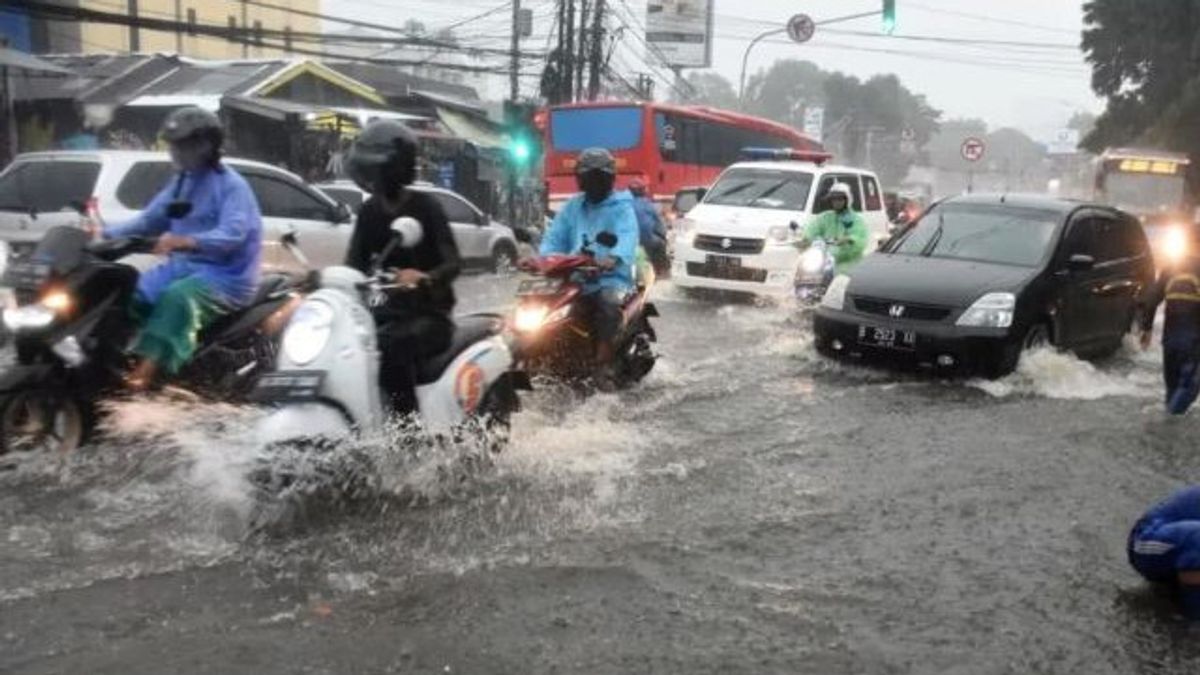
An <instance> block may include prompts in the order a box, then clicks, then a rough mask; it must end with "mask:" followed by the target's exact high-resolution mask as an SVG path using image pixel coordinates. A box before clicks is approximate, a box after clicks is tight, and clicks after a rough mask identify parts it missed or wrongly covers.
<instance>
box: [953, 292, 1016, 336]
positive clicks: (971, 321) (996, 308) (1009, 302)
mask: <svg viewBox="0 0 1200 675" xmlns="http://www.w3.org/2000/svg"><path fill="white" fill-rule="evenodd" d="M1016 309H1017V296H1016V295H1013V294H1012V293H988V294H987V295H984V296H983V297H982V298H979V299H978V300H976V301H975V304H973V305H971V306H970V307H968V308H967V311H965V312H963V314H962V316H960V317H958V321H957V322H956V323H957V325H959V326H967V327H971V328H1008V327H1009V326H1011V325H1012V322H1013V314H1014V313H1015V312H1016Z"/></svg>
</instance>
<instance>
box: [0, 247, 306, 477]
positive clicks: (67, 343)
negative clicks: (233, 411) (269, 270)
mask: <svg viewBox="0 0 1200 675" xmlns="http://www.w3.org/2000/svg"><path fill="white" fill-rule="evenodd" d="M90 239H91V238H90V236H89V235H88V234H87V233H86V232H85V231H84V230H82V229H79V228H77V227H71V226H59V227H55V228H52V229H51V230H49V231H47V232H46V235H45V236H44V237H43V238H42V240H41V242H40V243H39V244H38V246H37V248H36V249H34V252H33V254H32V255H31V256H29V257H28V258H26V259H23V260H21V261H19V262H15V263H13V264H12V265H10V266H9V267H8V269H7V270H6V272H5V285H6V286H8V287H11V288H12V289H13V291H14V293H15V295H16V299H17V306H15V307H10V308H8V309H6V310H5V311H4V313H3V322H4V325H5V328H6V329H7V331H8V332H9V334H10V335H11V336H12V340H13V343H14V346H15V351H16V357H17V358H16V364H15V365H14V366H12V367H11V368H9V369H8V370H7V371H6V372H4V373H3V375H0V455H3V454H6V453H10V452H16V451H30V450H37V449H46V450H55V451H58V452H60V453H66V452H70V451H73V450H75V449H77V448H78V447H80V446H81V445H83V444H84V443H85V442H86V441H87V440H88V438H89V436H90V434H91V433H92V431H93V429H94V426H95V423H96V421H97V416H98V408H97V405H96V403H97V401H99V400H103V399H104V398H105V397H108V396H111V395H113V394H116V393H118V392H120V391H122V390H123V389H124V386H125V385H124V377H125V375H126V374H128V373H129V371H130V369H131V367H132V365H133V357H132V355H131V354H130V353H129V350H128V346H129V345H130V344H131V343H132V342H133V340H134V339H135V338H136V332H137V329H136V327H135V326H134V325H133V322H132V321H130V317H129V306H130V303H131V301H132V299H133V294H134V291H135V289H136V286H137V281H138V276H139V272H138V269H137V268H136V267H134V266H133V265H132V264H129V263H128V262H123V261H122V259H123V258H126V257H127V256H130V255H135V254H139V253H149V252H150V251H151V250H152V249H153V248H154V243H155V240H154V239H151V238H141V237H129V238H124V239H114V240H109V241H101V242H95V243H93V242H91V241H90ZM282 243H283V246H284V247H285V248H286V249H287V250H289V251H292V252H293V254H294V255H297V256H298V257H302V256H303V254H302V253H300V252H299V250H298V249H297V248H295V237H294V235H285V236H284V241H283V242H282ZM299 290H300V289H299V287H298V286H296V285H292V284H291V283H289V280H288V278H287V277H283V276H268V277H266V278H264V279H263V281H262V283H261V284H260V286H259V288H258V291H257V292H256V294H255V296H254V299H253V300H252V301H251V302H250V303H248V304H247V305H246V306H245V307H244V308H242V309H239V310H236V311H233V312H230V313H229V314H226V315H225V316H223V317H221V318H220V319H218V320H217V321H216V322H215V323H213V324H212V325H211V326H209V327H208V328H206V329H205V330H204V331H202V332H201V333H200V336H199V345H200V346H199V348H198V349H197V351H196V354H195V356H194V357H193V358H192V360H191V361H190V362H189V363H188V364H187V366H185V367H184V369H183V371H181V372H180V373H178V374H177V375H176V376H174V377H173V378H172V379H171V380H170V383H171V384H173V385H178V386H179V387H181V388H184V389H186V390H188V391H191V392H193V393H195V394H199V395H201V396H204V397H208V398H214V399H220V400H233V401H238V400H244V399H245V397H246V396H247V395H248V394H249V393H250V392H251V391H252V389H253V383H254V381H255V380H256V379H257V377H258V375H259V373H261V372H262V371H264V370H265V369H266V368H267V367H269V365H270V364H271V362H272V361H273V360H274V357H275V352H276V340H275V335H274V334H275V333H276V332H278V331H277V329H274V328H273V326H275V325H280V324H282V321H281V318H280V317H281V316H283V315H284V314H285V313H286V312H287V311H289V310H290V309H291V308H292V307H294V305H295V303H296V301H297V298H298V292H299Z"/></svg>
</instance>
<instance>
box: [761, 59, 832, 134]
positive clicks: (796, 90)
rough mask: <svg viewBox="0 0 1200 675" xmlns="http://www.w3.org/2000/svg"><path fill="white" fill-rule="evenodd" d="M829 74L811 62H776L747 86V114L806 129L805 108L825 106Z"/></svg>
mask: <svg viewBox="0 0 1200 675" xmlns="http://www.w3.org/2000/svg"><path fill="white" fill-rule="evenodd" d="M826 77H827V74H826V73H825V72H824V71H822V70H821V69H820V68H818V67H817V66H816V64H813V63H809V62H808V61H799V60H796V59H785V60H782V61H776V62H775V63H773V64H771V67H770V68H768V69H767V71H766V72H761V71H760V72H758V73H756V74H754V75H753V76H751V77H750V80H749V82H748V83H747V84H746V106H745V108H746V111H747V112H749V113H751V114H754V115H761V116H762V117H766V118H769V119H773V120H775V121H777V122H783V123H784V124H790V125H792V126H795V127H799V126H802V124H803V120H804V110H805V108H808V107H811V106H823V105H825V91H824V85H825V78H826Z"/></svg>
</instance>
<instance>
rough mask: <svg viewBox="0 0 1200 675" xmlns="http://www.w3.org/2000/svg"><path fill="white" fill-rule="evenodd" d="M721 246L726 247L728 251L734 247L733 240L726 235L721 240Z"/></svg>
mask: <svg viewBox="0 0 1200 675" xmlns="http://www.w3.org/2000/svg"><path fill="white" fill-rule="evenodd" d="M721 248H723V249H725V250H726V251H728V250H729V249H731V248H733V240H732V239H730V238H729V237H725V238H724V239H722V240H721Z"/></svg>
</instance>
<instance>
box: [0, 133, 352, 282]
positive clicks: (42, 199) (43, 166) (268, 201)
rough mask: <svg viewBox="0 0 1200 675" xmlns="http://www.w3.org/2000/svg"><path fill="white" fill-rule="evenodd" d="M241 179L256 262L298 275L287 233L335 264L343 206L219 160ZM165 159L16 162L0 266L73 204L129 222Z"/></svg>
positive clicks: (111, 156) (264, 169) (320, 262)
mask: <svg viewBox="0 0 1200 675" xmlns="http://www.w3.org/2000/svg"><path fill="white" fill-rule="evenodd" d="M224 162H225V164H226V165H228V166H230V167H233V168H234V169H235V170H237V172H238V173H240V174H241V175H242V176H244V177H245V178H246V181H247V182H248V183H249V184H250V188H251V189H252V190H253V191H254V194H255V196H256V197H257V198H258V204H259V208H260V209H261V210H262V215H263V263H264V268H266V270H268V271H280V272H291V273H298V272H302V271H303V270H301V269H300V266H299V264H298V263H297V262H296V261H295V260H294V259H293V258H292V257H291V255H290V254H288V253H287V252H286V251H284V250H283V248H282V247H281V246H280V245H279V239H280V237H281V236H282V235H283V233H285V232H287V231H289V230H294V231H295V232H296V233H297V236H298V240H299V244H300V248H301V250H303V251H304V253H305V255H307V256H308V258H309V260H310V262H311V263H312V264H313V265H314V266H316V267H317V268H318V269H319V268H322V267H326V266H328V265H335V264H339V263H341V262H342V261H343V260H344V259H345V257H346V248H347V246H348V245H349V243H350V234H351V232H352V229H353V228H352V225H353V223H352V218H353V214H352V213H351V212H350V209H348V208H347V207H346V206H345V205H343V204H341V203H339V202H337V201H335V200H333V199H331V198H329V197H328V196H327V195H325V194H323V193H322V192H320V191H319V190H315V189H313V188H312V187H309V186H308V185H306V184H305V183H304V181H302V180H300V178H299V177H297V176H296V175H294V174H291V173H289V172H287V171H284V170H282V169H278V168H276V167H273V166H271V165H269V164H263V163H261V162H252V161H249V160H244V159H237V158H226V159H225V160H224ZM175 173H176V170H175V168H174V167H173V165H172V164H171V160H170V158H169V157H168V156H167V155H166V153H161V152H131V151H122V150H95V151H80V152H75V151H58V152H38V153H29V154H24V155H20V156H18V157H17V158H16V159H15V160H13V163H12V164H10V165H9V166H8V168H6V169H5V170H4V172H3V173H0V246H3V247H6V248H8V249H9V250H8V251H7V252H5V251H0V261H3V262H6V261H7V259H8V257H9V255H3V254H5V253H7V254H10V255H14V256H18V257H19V256H23V255H26V254H27V253H28V252H29V251H31V250H32V249H33V247H34V246H36V245H37V243H38V242H39V241H40V240H41V238H42V235H43V234H45V232H46V230H48V229H50V228H51V227H53V226H55V225H74V224H77V223H78V222H79V219H80V218H79V213H78V212H77V211H76V210H75V208H74V207H73V206H72V204H76V205H81V204H83V205H86V204H91V205H92V207H93V208H94V209H95V210H96V212H97V213H98V215H99V216H100V218H101V219H102V220H103V221H104V222H106V223H112V224H116V223H121V222H124V221H127V220H129V219H131V218H133V217H135V216H136V215H137V214H138V212H139V211H141V209H143V208H144V207H145V206H146V204H147V203H149V201H150V200H151V199H152V198H153V197H154V195H156V194H157V193H158V192H159V191H160V190H161V189H162V188H163V186H164V185H166V184H167V183H168V182H169V181H170V180H172V177H173V176H174V175H175Z"/></svg>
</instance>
